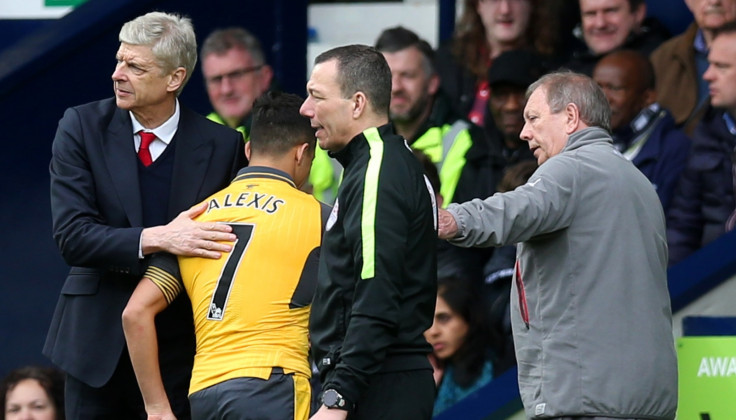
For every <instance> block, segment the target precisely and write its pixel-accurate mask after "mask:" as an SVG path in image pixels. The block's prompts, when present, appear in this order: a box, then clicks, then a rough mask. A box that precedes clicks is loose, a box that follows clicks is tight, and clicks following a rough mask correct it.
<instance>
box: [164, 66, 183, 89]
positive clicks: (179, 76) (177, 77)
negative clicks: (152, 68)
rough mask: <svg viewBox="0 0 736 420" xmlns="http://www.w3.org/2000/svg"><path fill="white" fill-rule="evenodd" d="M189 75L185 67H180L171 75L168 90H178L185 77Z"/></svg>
mask: <svg viewBox="0 0 736 420" xmlns="http://www.w3.org/2000/svg"><path fill="white" fill-rule="evenodd" d="M186 76H187V71H186V69H185V68H184V67H178V68H177V69H176V70H174V72H173V73H171V74H170V75H169V82H168V83H167V85H166V91H167V92H176V91H177V90H179V87H181V85H182V83H184V79H185V78H186Z"/></svg>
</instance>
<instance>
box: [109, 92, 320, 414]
mask: <svg viewBox="0 0 736 420" xmlns="http://www.w3.org/2000/svg"><path fill="white" fill-rule="evenodd" d="M301 102H302V101H301V99H300V98H299V97H298V96H296V95H290V94H283V93H275V92H269V93H266V94H264V95H263V96H261V97H260V98H259V99H258V100H257V101H256V102H255V105H254V112H253V126H252V131H251V140H250V142H248V143H247V144H246V146H245V149H246V155H247V156H248V159H249V161H250V166H249V167H247V168H244V169H242V170H241V171H240V173H239V174H238V176H237V177H236V178H235V179H234V180H233V182H232V184H230V186H228V187H227V188H225V189H223V190H222V191H220V192H218V193H215V194H213V195H212V196H210V197H209V198H207V200H206V202H207V203H208V208H207V211H205V212H204V213H203V214H202V215H200V216H199V217H198V218H197V221H201V222H212V223H228V224H229V225H231V226H232V228H233V232H234V233H235V234H236V235H237V237H238V239H237V241H236V242H235V243H234V244H233V249H232V251H231V252H230V253H228V254H223V256H222V257H221V258H220V259H217V260H214V259H206V258H194V257H188V258H178V259H177V257H175V256H172V255H169V254H159V255H156V256H155V257H154V258H152V259H151V263H150V266H149V268H148V270H147V271H146V274H145V276H144V278H143V279H142V280H141V282H140V283H139V284H138V287H137V288H136V290H135V292H134V293H133V295H132V297H131V299H130V301H129V302H128V305H127V307H126V308H125V311H124V312H123V326H124V329H125V337H126V339H127V341H128V349H129V352H130V357H131V360H132V362H133V368H134V369H135V374H136V377H137V379H138V384H139V386H140V388H141V392H142V393H143V399H144V401H145V405H146V412H147V413H148V415H149V419H151V418H156V419H162V420H166V419H174V418H175V417H174V415H173V413H172V412H171V408H170V406H169V401H168V399H167V396H166V393H165V391H164V388H163V386H162V382H161V372H160V369H159V365H158V356H157V352H156V348H157V341H156V328H155V323H154V318H155V316H156V314H158V313H159V312H161V311H162V310H163V309H165V308H166V306H167V305H169V304H170V303H171V302H172V301H173V300H174V299H175V298H176V297H177V296H178V295H179V294H180V293H181V292H182V291H186V294H187V295H188V296H189V299H190V301H191V304H192V312H193V315H194V328H195V334H196V338H197V353H196V356H195V360H194V369H193V371H192V380H191V384H190V388H189V400H190V404H191V407H192V418H193V419H198V420H200V419H213V420H214V419H223V418H228V419H256V418H258V419H261V418H273V419H295V420H297V419H307V418H308V416H309V408H310V397H311V390H310V386H309V377H310V374H311V369H310V364H309V362H308V359H307V354H308V349H309V341H308V330H307V326H308V320H309V311H310V307H311V302H312V295H313V292H314V287H315V282H316V276H317V262H318V258H319V247H320V243H321V239H322V231H323V226H324V223H323V220H326V218H325V217H324V216H326V215H327V214H328V213H329V208H327V206H325V205H324V204H321V203H320V202H318V201H317V200H316V199H315V198H314V197H312V196H311V195H308V194H306V193H304V192H301V191H299V189H298V188H299V187H300V186H301V185H302V184H303V183H304V182H305V181H306V179H307V177H308V175H309V169H310V166H311V163H312V159H313V158H314V148H315V135H314V129H312V127H311V126H310V124H309V120H308V119H306V118H304V117H302V116H301V115H299V107H300V105H301Z"/></svg>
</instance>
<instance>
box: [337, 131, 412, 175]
mask: <svg viewBox="0 0 736 420" xmlns="http://www.w3.org/2000/svg"><path fill="white" fill-rule="evenodd" d="M368 130H378V134H379V136H380V137H381V139H382V140H383V139H385V138H386V137H387V136H398V135H397V134H396V131H395V130H394V125H393V124H392V123H388V124H384V125H382V126H380V127H371V128H369V129H367V130H364V131H363V132H362V133H360V134H358V135H357V136H355V137H353V138H352V139H351V140H350V141H349V142H348V144H347V146H345V147H343V148H342V149H341V150H339V151H337V152H334V153H333V152H328V154H329V155H330V157H333V158H335V159H337V161H338V162H340V164H341V165H342V166H343V168H347V167H348V165H350V163H351V162H352V161H353V160H354V159H356V158H357V157H359V156H362V155H363V154H365V151H366V150H368V148H369V146H368V140H367V139H366V137H365V134H366V131H368ZM407 147H408V146H407Z"/></svg>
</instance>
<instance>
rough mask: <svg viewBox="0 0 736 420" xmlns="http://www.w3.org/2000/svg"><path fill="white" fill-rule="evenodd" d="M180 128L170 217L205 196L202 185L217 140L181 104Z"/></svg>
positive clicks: (172, 181)
mask: <svg viewBox="0 0 736 420" xmlns="http://www.w3.org/2000/svg"><path fill="white" fill-rule="evenodd" d="M179 104H180V109H181V116H180V117H179V128H178V129H177V130H176V135H175V136H174V141H175V142H176V153H175V156H174V173H173V174H172V175H173V177H172V180H171V197H170V199H169V217H170V218H172V219H173V218H174V217H176V215H177V214H179V213H180V212H181V211H182V210H186V209H188V208H189V207H191V206H192V205H193V204H195V203H197V202H199V201H200V200H202V199H204V198H205V197H203V196H200V190H201V189H202V184H203V182H204V180H205V178H206V176H207V168H208V166H209V163H210V160H211V157H212V148H213V145H214V139H213V138H211V137H210V136H209V135H206V134H205V133H204V132H203V131H201V130H200V127H199V125H198V124H197V122H196V115H195V114H194V112H193V111H190V110H189V109H187V108H185V107H184V106H181V102H180V103H179Z"/></svg>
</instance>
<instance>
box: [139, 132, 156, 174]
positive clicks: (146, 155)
mask: <svg viewBox="0 0 736 420" xmlns="http://www.w3.org/2000/svg"><path fill="white" fill-rule="evenodd" d="M138 134H140V135H141V147H140V148H139V149H138V159H140V160H141V162H142V163H143V166H148V165H150V164H151V163H153V159H151V151H150V150H148V146H150V145H151V142H153V141H154V140H156V135H155V134H153V133H146V132H145V131H139V132H138Z"/></svg>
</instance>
